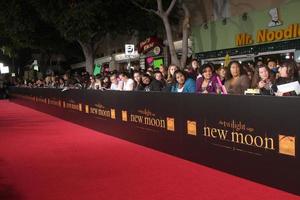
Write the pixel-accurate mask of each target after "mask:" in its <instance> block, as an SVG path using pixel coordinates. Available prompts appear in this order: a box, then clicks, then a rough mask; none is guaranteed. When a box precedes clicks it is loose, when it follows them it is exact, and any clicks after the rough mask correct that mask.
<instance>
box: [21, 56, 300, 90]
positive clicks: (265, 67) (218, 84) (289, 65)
mask: <svg viewBox="0 0 300 200" xmlns="http://www.w3.org/2000/svg"><path fill="white" fill-rule="evenodd" d="M299 72H300V70H299V69H298V67H297V64H296V62H295V61H293V60H286V61H283V62H282V63H280V64H278V63H277V62H276V61H274V60H268V62H267V63H263V62H262V61H259V62H257V63H256V64H255V65H248V64H247V65H242V64H240V63H239V62H238V61H231V62H230V63H229V64H228V66H227V67H224V66H221V65H214V64H212V63H207V64H203V65H202V66H200V65H199V63H198V61H197V60H192V62H191V64H190V66H188V67H187V68H186V69H184V70H182V69H180V68H179V67H177V66H175V65H170V66H169V67H168V68H166V67H164V66H160V67H159V68H157V69H154V68H151V67H150V68H147V70H129V71H124V72H119V71H116V70H114V71H109V70H104V71H103V72H101V73H100V74H98V75H96V76H92V75H89V74H88V73H87V72H83V73H82V74H78V73H75V74H72V75H71V74H70V73H65V74H64V75H62V76H58V75H54V74H52V75H48V76H46V77H45V78H44V79H39V80H31V81H29V80H26V81H23V82H22V83H19V84H18V85H17V86H19V87H38V88H60V89H64V90H66V89H88V90H118V91H146V92H148V91H164V92H186V93H203V94H207V93H209V94H237V95H242V94H245V91H247V90H249V89H251V88H252V89H253V90H254V91H256V93H255V94H261V95H276V96H287V95H288V96H290V95H297V94H296V93H295V91H290V92H287V93H283V92H280V91H278V87H277V86H279V85H282V84H286V83H290V82H295V81H298V82H299Z"/></svg>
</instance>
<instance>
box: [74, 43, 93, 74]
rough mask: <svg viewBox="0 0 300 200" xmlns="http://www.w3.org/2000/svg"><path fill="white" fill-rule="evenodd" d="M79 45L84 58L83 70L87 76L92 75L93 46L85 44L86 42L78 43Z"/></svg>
mask: <svg viewBox="0 0 300 200" xmlns="http://www.w3.org/2000/svg"><path fill="white" fill-rule="evenodd" d="M78 42H79V44H80V46H81V48H82V51H83V54H84V57H85V68H86V71H87V72H88V73H89V74H93V70H94V59H95V55H94V49H93V45H92V44H91V43H87V42H82V41H79V40H78Z"/></svg>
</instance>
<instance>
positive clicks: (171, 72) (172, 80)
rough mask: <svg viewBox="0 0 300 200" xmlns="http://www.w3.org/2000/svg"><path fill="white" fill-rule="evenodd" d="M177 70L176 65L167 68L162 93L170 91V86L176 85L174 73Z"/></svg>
mask: <svg viewBox="0 0 300 200" xmlns="http://www.w3.org/2000/svg"><path fill="white" fill-rule="evenodd" d="M178 69H179V68H178V67H177V66H176V65H170V66H169V68H168V78H167V81H166V87H165V89H164V91H166V92H170V91H171V88H172V86H173V85H174V84H175V83H176V80H175V76H174V73H175V71H176V70H178Z"/></svg>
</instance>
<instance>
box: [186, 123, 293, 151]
mask: <svg viewBox="0 0 300 200" xmlns="http://www.w3.org/2000/svg"><path fill="white" fill-rule="evenodd" d="M186 127H187V129H186V130H187V134H188V135H192V136H200V137H203V138H205V139H206V140H207V141H208V142H209V143H211V144H212V145H215V146H217V147H221V148H225V149H229V150H235V151H240V152H245V153H250V154H254V155H259V156H261V155H263V154H265V153H267V152H272V153H273V152H274V153H275V152H276V153H279V154H283V155H288V156H296V150H295V149H296V137H295V136H289V135H286V134H277V135H276V134H268V133H266V132H264V133H260V134H259V133H257V132H256V130H255V128H253V127H248V126H247V124H246V123H244V122H241V121H238V120H231V121H226V120H219V121H218V123H217V125H211V124H210V123H208V122H205V123H204V125H203V127H200V126H199V123H198V122H197V121H195V120H187V121H186Z"/></svg>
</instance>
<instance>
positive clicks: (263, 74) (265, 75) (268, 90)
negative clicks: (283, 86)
mask: <svg viewBox="0 0 300 200" xmlns="http://www.w3.org/2000/svg"><path fill="white" fill-rule="evenodd" d="M273 84H274V78H273V76H272V73H271V70H270V69H269V68H268V66H266V65H259V66H257V68H256V69H255V72H254V76H253V79H252V85H251V87H252V88H257V89H259V91H260V94H262V95H273V90H272V85H273Z"/></svg>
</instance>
